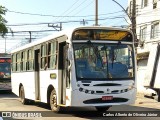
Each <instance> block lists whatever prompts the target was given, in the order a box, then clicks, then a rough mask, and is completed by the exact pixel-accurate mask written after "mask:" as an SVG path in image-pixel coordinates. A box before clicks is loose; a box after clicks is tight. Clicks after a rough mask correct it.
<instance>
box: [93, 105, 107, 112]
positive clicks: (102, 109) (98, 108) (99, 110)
mask: <svg viewBox="0 0 160 120" xmlns="http://www.w3.org/2000/svg"><path fill="white" fill-rule="evenodd" d="M95 108H96V110H97V111H98V112H105V111H107V110H108V109H109V108H110V106H106V107H101V106H96V107H95Z"/></svg>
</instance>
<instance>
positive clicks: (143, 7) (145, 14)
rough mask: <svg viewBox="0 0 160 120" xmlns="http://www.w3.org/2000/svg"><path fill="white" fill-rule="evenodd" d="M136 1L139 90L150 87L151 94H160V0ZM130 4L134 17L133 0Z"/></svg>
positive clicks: (129, 9) (129, 1)
mask: <svg viewBox="0 0 160 120" xmlns="http://www.w3.org/2000/svg"><path fill="white" fill-rule="evenodd" d="M135 3H136V8H135V12H136V34H137V39H138V47H137V64H138V68H137V72H138V76H137V78H138V82H137V84H138V92H141V93H142V92H146V90H147V89H148V88H149V89H148V90H150V91H151V92H150V94H151V95H153V94H159V96H160V92H159V91H160V59H159V57H160V0H135ZM128 6H129V7H128V13H129V15H130V16H131V18H132V17H133V16H132V15H133V14H132V12H133V11H132V9H133V0H128ZM158 77H159V78H158ZM154 91H155V92H154ZM159 98H160V97H159Z"/></svg>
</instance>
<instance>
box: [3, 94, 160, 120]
mask: <svg viewBox="0 0 160 120" xmlns="http://www.w3.org/2000/svg"><path fill="white" fill-rule="evenodd" d="M0 111H1V115H2V112H3V116H4V115H6V114H11V115H12V117H14V118H16V119H22V118H24V119H38V120H45V119H53V118H55V119H56V120H57V119H62V118H63V119H65V120H66V119H68V120H71V119H72V120H73V119H81V120H84V119H114V120H121V119H122V120H125V119H126V120H128V119H129V120H131V119H134V120H143V119H144V120H147V119H148V120H151V119H153V120H156V119H157V120H158V119H160V110H159V109H154V108H147V107H139V106H134V105H133V106H129V105H121V106H113V107H111V108H110V109H109V110H108V111H107V112H103V113H98V112H97V111H96V110H95V108H94V107H85V108H80V107H74V108H66V109H65V111H64V112H63V113H54V112H51V111H50V108H49V107H48V106H47V105H46V104H44V103H30V104H29V105H22V104H21V102H20V100H19V98H18V97H17V96H15V95H14V94H12V93H10V94H8V93H3V94H2V93H1V92H0ZM5 112H6V114H5ZM148 115H150V116H148ZM21 116H22V117H21ZM28 116H30V117H31V118H28ZM35 116H36V117H35ZM155 116H156V117H155ZM157 116H158V117H157ZM34 117H35V118H34ZM5 119H7V120H8V118H7V117H3V120H5ZM10 119H11V118H10ZM0 120H1V119H0Z"/></svg>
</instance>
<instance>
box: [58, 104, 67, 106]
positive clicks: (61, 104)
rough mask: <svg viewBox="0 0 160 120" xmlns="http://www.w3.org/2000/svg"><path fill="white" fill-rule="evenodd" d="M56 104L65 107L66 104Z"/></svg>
mask: <svg viewBox="0 0 160 120" xmlns="http://www.w3.org/2000/svg"><path fill="white" fill-rule="evenodd" d="M58 106H62V107H67V106H66V105H64V104H58Z"/></svg>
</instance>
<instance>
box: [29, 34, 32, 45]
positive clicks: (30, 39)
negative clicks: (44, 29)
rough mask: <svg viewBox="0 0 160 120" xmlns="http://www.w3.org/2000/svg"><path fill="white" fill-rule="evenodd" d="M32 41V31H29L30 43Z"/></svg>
mask: <svg viewBox="0 0 160 120" xmlns="http://www.w3.org/2000/svg"><path fill="white" fill-rule="evenodd" d="M31 42H32V38H31V31H29V43H31Z"/></svg>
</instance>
